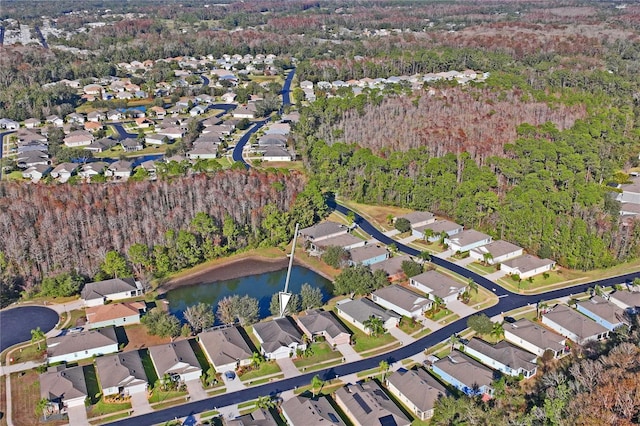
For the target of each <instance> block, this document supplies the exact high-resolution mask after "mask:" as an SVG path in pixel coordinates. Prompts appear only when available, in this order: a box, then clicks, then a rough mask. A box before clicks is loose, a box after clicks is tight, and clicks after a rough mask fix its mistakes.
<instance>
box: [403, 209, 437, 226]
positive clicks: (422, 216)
mask: <svg viewBox="0 0 640 426" xmlns="http://www.w3.org/2000/svg"><path fill="white" fill-rule="evenodd" d="M400 218H402V219H407V220H408V221H409V223H411V224H412V225H413V224H414V223H420V222H424V221H427V220H431V219H433V213H431V212H411V213H407V214H405V215H404V216H400Z"/></svg>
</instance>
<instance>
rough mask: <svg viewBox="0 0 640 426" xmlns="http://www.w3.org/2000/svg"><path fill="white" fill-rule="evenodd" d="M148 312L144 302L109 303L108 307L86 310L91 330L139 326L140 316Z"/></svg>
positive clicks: (100, 306)
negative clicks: (131, 325)
mask: <svg viewBox="0 0 640 426" xmlns="http://www.w3.org/2000/svg"><path fill="white" fill-rule="evenodd" d="M146 311H147V305H146V303H144V302H123V303H109V304H107V305H99V306H92V307H89V308H87V309H86V310H85V316H86V317H87V326H88V327H89V328H101V327H108V326H110V325H112V326H115V327H120V326H127V325H130V324H139V323H140V316H141V315H142V314H143V313H145V312H146Z"/></svg>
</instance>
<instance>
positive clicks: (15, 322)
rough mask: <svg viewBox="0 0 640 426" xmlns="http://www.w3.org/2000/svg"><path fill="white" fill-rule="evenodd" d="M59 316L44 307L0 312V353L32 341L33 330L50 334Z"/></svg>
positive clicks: (18, 308)
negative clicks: (38, 329)
mask: <svg viewBox="0 0 640 426" xmlns="http://www.w3.org/2000/svg"><path fill="white" fill-rule="evenodd" d="M58 319H59V318H58V314H57V312H56V311H54V310H53V309H49V308H45V307H43V306H19V307H16V308H11V309H5V310H2V311H0V325H2V333H0V352H2V351H4V350H5V349H7V348H8V347H10V346H13V345H15V344H17V343H21V342H26V341H29V340H31V330H33V329H35V328H37V327H40V330H42V331H43V332H45V333H46V332H48V331H49V330H51V329H52V328H53V327H55V326H56V324H57V323H58Z"/></svg>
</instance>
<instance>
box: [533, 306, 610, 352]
mask: <svg viewBox="0 0 640 426" xmlns="http://www.w3.org/2000/svg"><path fill="white" fill-rule="evenodd" d="M542 324H544V325H546V326H547V327H549V328H551V329H552V330H555V331H557V332H558V333H560V334H562V335H563V336H565V337H567V338H569V339H571V340H573V341H574V342H576V343H578V344H579V345H584V344H585V343H587V342H590V341H594V340H602V339H606V338H607V337H609V330H608V329H607V328H605V327H603V326H601V325H600V324H598V323H597V322H595V321H593V320H592V319H591V318H588V317H586V316H584V315H582V314H580V313H578V312H576V311H574V310H573V309H571V308H569V307H568V306H566V305H556V306H555V307H554V308H553V309H551V310H550V311H549V312H547V313H545V314H543V315H542Z"/></svg>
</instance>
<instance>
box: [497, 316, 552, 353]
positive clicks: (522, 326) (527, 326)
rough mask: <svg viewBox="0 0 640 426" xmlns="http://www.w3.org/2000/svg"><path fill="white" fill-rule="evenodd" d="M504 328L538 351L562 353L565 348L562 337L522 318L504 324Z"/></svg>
mask: <svg viewBox="0 0 640 426" xmlns="http://www.w3.org/2000/svg"><path fill="white" fill-rule="evenodd" d="M504 328H505V330H506V331H508V332H509V333H511V334H513V335H514V336H516V337H519V338H520V339H522V340H524V341H525V342H529V343H531V344H533V345H535V346H536V347H538V348H540V349H544V350H546V349H552V350H554V351H562V350H563V349H564V346H565V338H564V337H563V336H561V335H560V334H558V333H556V332H554V331H551V330H548V329H546V328H545V327H543V326H541V325H539V324H536V323H534V322H531V321H529V320H528V319H524V318H523V319H521V320H518V321H516V322H514V323H512V324H509V323H505V324H504Z"/></svg>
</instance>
